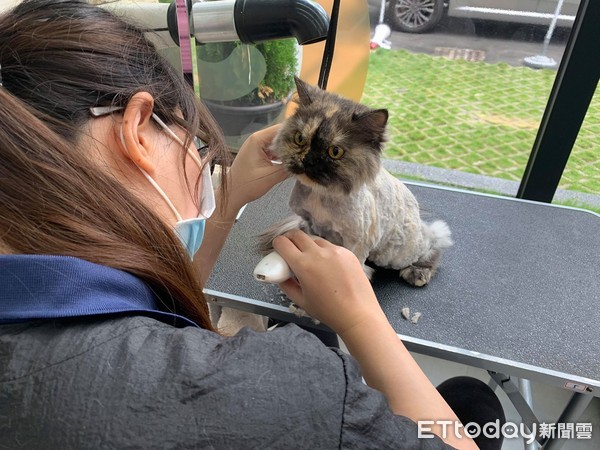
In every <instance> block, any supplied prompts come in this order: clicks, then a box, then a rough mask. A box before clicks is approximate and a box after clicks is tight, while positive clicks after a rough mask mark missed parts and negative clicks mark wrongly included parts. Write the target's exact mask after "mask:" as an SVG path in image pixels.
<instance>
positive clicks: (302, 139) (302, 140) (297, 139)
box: [294, 131, 306, 145]
mask: <svg viewBox="0 0 600 450" xmlns="http://www.w3.org/2000/svg"><path fill="white" fill-rule="evenodd" d="M294 142H295V143H296V145H304V144H306V138H305V137H304V136H302V133H300V132H299V131H296V134H295V135H294Z"/></svg>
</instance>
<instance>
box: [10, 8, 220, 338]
mask: <svg viewBox="0 0 600 450" xmlns="http://www.w3.org/2000/svg"><path fill="white" fill-rule="evenodd" d="M0 71H1V76H2V84H3V87H1V88H0V240H1V241H2V242H3V243H4V245H5V246H7V247H8V249H9V251H11V252H14V253H22V254H50V255H68V256H74V257H78V258H83V259H85V260H88V261H91V262H94V263H97V264H102V265H105V266H109V267H113V268H116V269H120V270H125V271H127V272H130V273H132V274H134V275H136V276H138V277H139V278H141V279H142V280H144V281H145V282H146V283H147V284H148V285H150V286H151V287H152V288H153V290H154V292H155V293H156V294H157V296H158V298H159V299H160V302H161V309H164V310H166V311H170V312H176V313H179V314H182V315H185V316H187V317H189V318H191V319H192V320H194V321H196V322H197V323H198V325H200V326H201V327H203V328H207V329H212V326H211V323H210V320H209V317H208V309H207V305H206V301H205V299H204V297H203V295H202V288H201V286H200V284H199V281H198V276H197V274H195V273H194V270H193V268H192V265H191V262H190V261H189V258H188V256H187V255H186V254H185V252H184V251H183V247H182V245H181V244H180V242H179V241H178V238H177V236H176V235H175V233H174V232H173V231H172V230H171V229H170V228H169V227H168V226H167V225H165V224H164V223H163V222H162V221H161V220H160V219H159V218H158V217H157V215H156V214H155V213H153V212H152V211H151V210H150V209H149V208H147V207H146V206H144V205H143V204H142V203H141V202H140V201H139V200H138V199H137V198H136V197H134V195H133V194H132V193H130V192H129V191H128V190H127V189H126V188H125V187H124V186H122V185H121V184H120V183H119V182H117V181H116V179H115V177H113V176H112V175H110V174H107V173H104V172H103V171H102V170H100V168H99V167H98V164H97V163H94V162H93V161H92V158H91V157H90V155H88V154H87V153H88V151H87V150H90V149H85V148H81V147H80V146H79V145H78V142H79V141H80V138H81V132H82V131H81V130H82V129H83V126H84V125H85V124H86V123H87V121H88V120H90V114H89V108H90V107H91V106H108V105H117V106H125V105H126V104H127V103H128V101H129V100H130V99H131V97H132V96H133V95H134V94H135V93H137V92H141V91H145V92H149V93H150V94H151V95H152V96H153V97H154V100H155V104H154V112H155V113H156V114H157V115H158V116H159V117H161V118H162V119H163V120H164V121H165V122H166V123H167V124H174V123H176V124H178V125H181V126H184V127H185V128H186V129H187V131H188V134H189V136H193V135H199V136H200V137H201V138H202V139H203V140H204V141H205V142H206V143H208V152H209V157H216V158H218V159H220V160H221V161H226V160H227V151H226V147H225V145H224V141H223V137H222V133H221V131H220V129H219V128H218V126H217V125H216V124H215V122H214V120H213V119H212V117H211V116H210V114H209V113H207V112H206V110H205V109H204V108H203V107H202V106H201V105H200V103H199V102H198V100H197V99H196V98H195V96H194V94H193V92H192V90H191V88H189V86H187V85H186V83H185V82H184V81H183V79H182V77H181V76H180V75H179V74H178V73H177V72H176V71H175V70H174V69H173V67H171V65H170V64H169V63H168V62H167V61H166V60H164V59H163V58H162V57H161V56H160V55H159V54H158V53H157V51H156V49H155V48H154V46H153V45H152V44H151V43H150V42H149V41H148V40H147V39H146V38H145V37H144V33H143V31H142V30H140V29H138V28H135V27H133V26H132V25H129V24H127V23H126V22H124V21H123V20H121V19H119V18H117V17H116V16H114V15H113V14H112V13H110V12H108V11H106V10H104V9H102V8H99V7H96V6H92V5H89V4H87V3H83V2H79V1H73V0H65V1H61V0H58V1H56V0H27V1H25V2H23V3H21V4H20V5H18V6H16V7H15V8H14V9H12V10H11V11H9V12H7V13H5V14H4V15H2V17H1V18H0ZM178 112H179V114H182V115H183V121H182V120H181V118H180V117H179V116H178V115H177V113H178ZM207 159H208V158H207ZM181 160H182V164H183V163H184V161H185V151H184V149H182V157H181ZM222 188H223V189H225V185H223V187H222Z"/></svg>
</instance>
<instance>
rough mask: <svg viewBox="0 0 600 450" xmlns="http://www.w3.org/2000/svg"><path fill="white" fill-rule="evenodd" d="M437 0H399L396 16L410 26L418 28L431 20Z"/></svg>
mask: <svg viewBox="0 0 600 450" xmlns="http://www.w3.org/2000/svg"><path fill="white" fill-rule="evenodd" d="M435 1H436V0H398V2H397V3H396V17H398V20H399V21H400V22H401V23H403V24H404V25H405V26H407V27H408V28H418V27H420V26H423V25H424V24H426V23H427V22H429V21H430V20H431V16H432V15H433V11H434V7H435Z"/></svg>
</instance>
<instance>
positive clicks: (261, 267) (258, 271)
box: [254, 251, 293, 284]
mask: <svg viewBox="0 0 600 450" xmlns="http://www.w3.org/2000/svg"><path fill="white" fill-rule="evenodd" d="M292 276H293V274H292V271H291V270H290V266H288V265H287V263H286V262H285V260H284V259H283V258H282V257H281V256H280V255H279V253H277V252H275V251H273V252H271V253H269V254H268V255H267V256H265V257H264V258H263V259H261V260H260V262H259V263H258V264H257V265H256V267H255V268H254V278H255V279H256V280H258V281H261V282H263V283H273V284H279V283H283V282H284V281H285V280H287V279H289V278H291V277H292Z"/></svg>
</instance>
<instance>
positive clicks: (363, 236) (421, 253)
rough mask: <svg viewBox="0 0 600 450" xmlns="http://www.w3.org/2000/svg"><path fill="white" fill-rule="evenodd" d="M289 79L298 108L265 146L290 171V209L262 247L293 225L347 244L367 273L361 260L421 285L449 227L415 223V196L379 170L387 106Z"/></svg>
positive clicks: (445, 241)
mask: <svg viewBox="0 0 600 450" xmlns="http://www.w3.org/2000/svg"><path fill="white" fill-rule="evenodd" d="M296 85H297V88H298V95H299V101H298V103H299V105H298V109H297V111H296V112H295V114H294V115H293V116H291V117H290V118H288V119H287V120H286V121H285V122H284V124H283V125H282V128H281V130H280V131H279V133H278V135H277V136H276V138H275V140H274V141H273V144H272V146H271V151H272V152H273V153H274V154H275V155H276V156H278V157H279V158H280V159H281V161H282V162H283V164H284V166H285V167H286V168H287V170H288V171H290V172H291V173H292V174H294V175H295V176H296V184H295V186H294V188H293V191H292V194H291V196H290V201H289V205H290V208H291V209H292V211H294V213H295V214H296V215H294V216H292V217H289V218H288V219H286V220H284V221H283V222H281V223H279V224H276V225H274V226H273V227H272V228H271V229H269V230H267V231H265V232H264V233H263V235H262V236H261V247H262V249H263V251H266V250H268V249H269V248H271V242H272V240H273V239H274V238H275V237H276V236H278V235H280V234H283V233H285V232H286V231H289V230H291V229H295V228H299V229H302V230H303V231H305V232H307V233H309V234H314V235H317V236H321V237H323V238H324V239H327V240H328V241H330V242H332V243H334V244H337V245H341V246H343V247H346V248H347V249H349V250H351V251H352V252H353V253H354V254H355V255H356V257H357V258H358V259H359V260H360V261H361V262H362V263H363V268H364V270H365V273H366V274H367V275H368V276H369V277H370V276H371V275H372V273H373V269H372V268H370V267H368V266H366V265H365V264H364V263H365V262H366V261H367V260H369V261H371V262H372V263H373V264H375V265H376V266H379V267H383V268H391V269H397V270H399V271H400V276H401V277H402V278H403V279H404V280H406V281H407V282H408V283H410V284H412V285H414V286H424V285H425V284H427V283H428V282H429V281H430V279H431V277H432V276H433V275H434V273H435V271H436V269H437V266H438V263H439V259H440V256H441V254H442V251H443V249H445V248H447V247H449V246H451V245H452V240H451V237H450V230H449V228H448V226H447V225H446V223H445V222H443V221H436V222H433V223H431V224H429V223H426V222H424V221H422V220H421V217H420V213H419V205H418V202H417V200H416V199H415V197H414V195H413V194H412V193H411V192H410V191H409V189H408V188H407V187H406V186H405V185H404V184H403V183H402V182H400V181H399V180H398V179H396V178H394V177H393V176H392V175H391V174H390V173H388V172H387V171H386V170H385V169H384V168H383V166H382V164H381V150H382V145H383V142H384V140H385V127H386V123H387V117H388V115H387V111H386V110H382V109H378V110H374V109H370V108H368V107H366V106H364V105H361V104H359V103H356V102H353V101H351V100H348V99H345V98H343V97H340V96H337V95H335V94H333V93H329V92H325V91H322V90H320V89H317V88H315V87H312V86H310V85H308V84H306V83H304V82H302V81H301V80H299V79H297V80H296Z"/></svg>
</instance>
